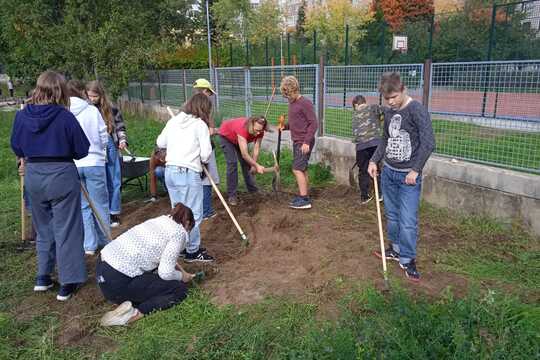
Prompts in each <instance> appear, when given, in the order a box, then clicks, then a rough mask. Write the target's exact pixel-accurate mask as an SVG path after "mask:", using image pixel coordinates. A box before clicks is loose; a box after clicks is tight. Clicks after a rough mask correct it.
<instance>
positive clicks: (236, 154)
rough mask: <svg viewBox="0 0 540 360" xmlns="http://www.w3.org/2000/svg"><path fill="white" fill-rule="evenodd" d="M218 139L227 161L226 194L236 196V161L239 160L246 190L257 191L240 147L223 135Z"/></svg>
mask: <svg viewBox="0 0 540 360" xmlns="http://www.w3.org/2000/svg"><path fill="white" fill-rule="evenodd" d="M219 141H220V144H221V148H222V149H223V153H224V154H225V161H226V163H227V195H228V196H229V197H233V196H236V190H237V188H238V162H240V166H241V167H242V175H244V181H245V182H246V188H247V190H248V191H249V192H255V191H257V190H258V188H257V184H256V183H255V179H254V178H253V175H251V173H250V172H249V170H250V168H251V166H250V165H249V164H248V163H247V161H246V160H244V158H243V157H242V154H241V153H240V147H239V146H238V145H235V144H233V143H232V142H230V141H229V140H228V139H227V138H226V137H224V136H220V139H219Z"/></svg>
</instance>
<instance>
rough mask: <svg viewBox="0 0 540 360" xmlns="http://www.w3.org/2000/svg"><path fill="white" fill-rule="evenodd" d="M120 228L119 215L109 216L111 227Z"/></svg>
mask: <svg viewBox="0 0 540 360" xmlns="http://www.w3.org/2000/svg"><path fill="white" fill-rule="evenodd" d="M118 226H120V216H119V215H111V227H112V228H114V227H118Z"/></svg>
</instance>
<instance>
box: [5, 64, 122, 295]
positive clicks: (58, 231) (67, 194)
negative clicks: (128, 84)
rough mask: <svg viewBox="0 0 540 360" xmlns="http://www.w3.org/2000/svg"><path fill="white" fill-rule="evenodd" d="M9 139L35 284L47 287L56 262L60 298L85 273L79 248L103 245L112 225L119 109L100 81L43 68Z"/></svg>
mask: <svg viewBox="0 0 540 360" xmlns="http://www.w3.org/2000/svg"><path fill="white" fill-rule="evenodd" d="M11 146H12V149H13V151H14V152H15V154H16V155H17V157H18V160H19V172H20V173H21V175H24V179H25V183H24V185H25V187H24V188H25V194H24V195H25V200H26V201H25V202H26V204H27V205H28V207H29V208H30V211H31V213H32V222H33V228H34V230H35V232H36V239H35V240H36V248H37V255H38V274H37V278H36V284H35V287H34V290H35V291H45V290H48V289H50V288H51V287H52V286H53V281H52V277H51V274H52V272H53V270H54V266H55V263H57V265H58V273H59V279H60V283H61V286H60V290H59V292H58V295H57V299H58V300H61V301H63V300H67V299H69V298H70V297H71V295H72V294H73V292H74V291H75V289H76V287H77V284H80V283H82V282H84V281H85V279H86V270H85V264H84V255H85V254H86V255H94V254H95V252H96V251H97V250H98V248H99V247H102V246H104V245H106V244H107V242H108V240H109V239H110V227H111V226H117V225H118V221H119V220H118V215H119V214H120V204H121V199H120V186H121V172H120V171H121V170H120V158H119V154H118V149H122V148H125V147H126V146H127V137H126V132H125V126H124V123H123V119H122V116H121V114H120V112H119V111H118V110H117V109H116V108H114V107H113V106H112V104H111V103H110V101H109V100H108V97H107V95H106V93H105V91H104V89H103V86H102V85H101V84H100V83H99V82H97V81H92V82H90V83H88V84H84V83H82V82H80V81H77V80H70V81H68V82H66V80H65V79H64V77H63V76H62V75H61V74H58V73H56V72H53V71H46V72H44V73H43V74H41V75H40V77H39V78H38V81H37V84H36V88H35V89H34V90H33V91H32V96H31V98H30V99H29V100H28V102H27V105H26V106H25V107H24V109H23V110H21V111H19V112H17V114H16V117H15V122H14V125H13V132H12V136H11ZM81 190H83V191H82V193H83V194H85V193H86V195H85V196H82V195H81ZM89 201H90V202H91V203H90V202H89ZM91 205H92V207H93V209H92V208H91Z"/></svg>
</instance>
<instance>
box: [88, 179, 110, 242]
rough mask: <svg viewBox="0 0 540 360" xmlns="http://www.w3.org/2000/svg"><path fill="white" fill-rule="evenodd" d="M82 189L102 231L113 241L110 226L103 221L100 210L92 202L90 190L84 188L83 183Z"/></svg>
mask: <svg viewBox="0 0 540 360" xmlns="http://www.w3.org/2000/svg"><path fill="white" fill-rule="evenodd" d="M81 191H82V193H83V196H84V198H85V199H86V201H88V204H89V205H90V209H92V212H93V213H94V216H95V217H96V219H97V221H98V223H99V227H100V228H101V231H103V233H104V234H105V236H107V240H109V241H112V237H111V231H110V230H109V229H110V227H108V226H105V223H104V222H103V219H102V218H101V216H99V214H98V212H97V210H96V207H95V206H94V203H93V202H92V200H90V195H88V192H87V191H86V189H85V188H84V185H83V184H81Z"/></svg>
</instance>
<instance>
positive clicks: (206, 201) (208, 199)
mask: <svg viewBox="0 0 540 360" xmlns="http://www.w3.org/2000/svg"><path fill="white" fill-rule="evenodd" d="M203 192H204V196H203V217H208V216H210V215H212V214H213V213H214V208H213V207H212V185H203Z"/></svg>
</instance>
